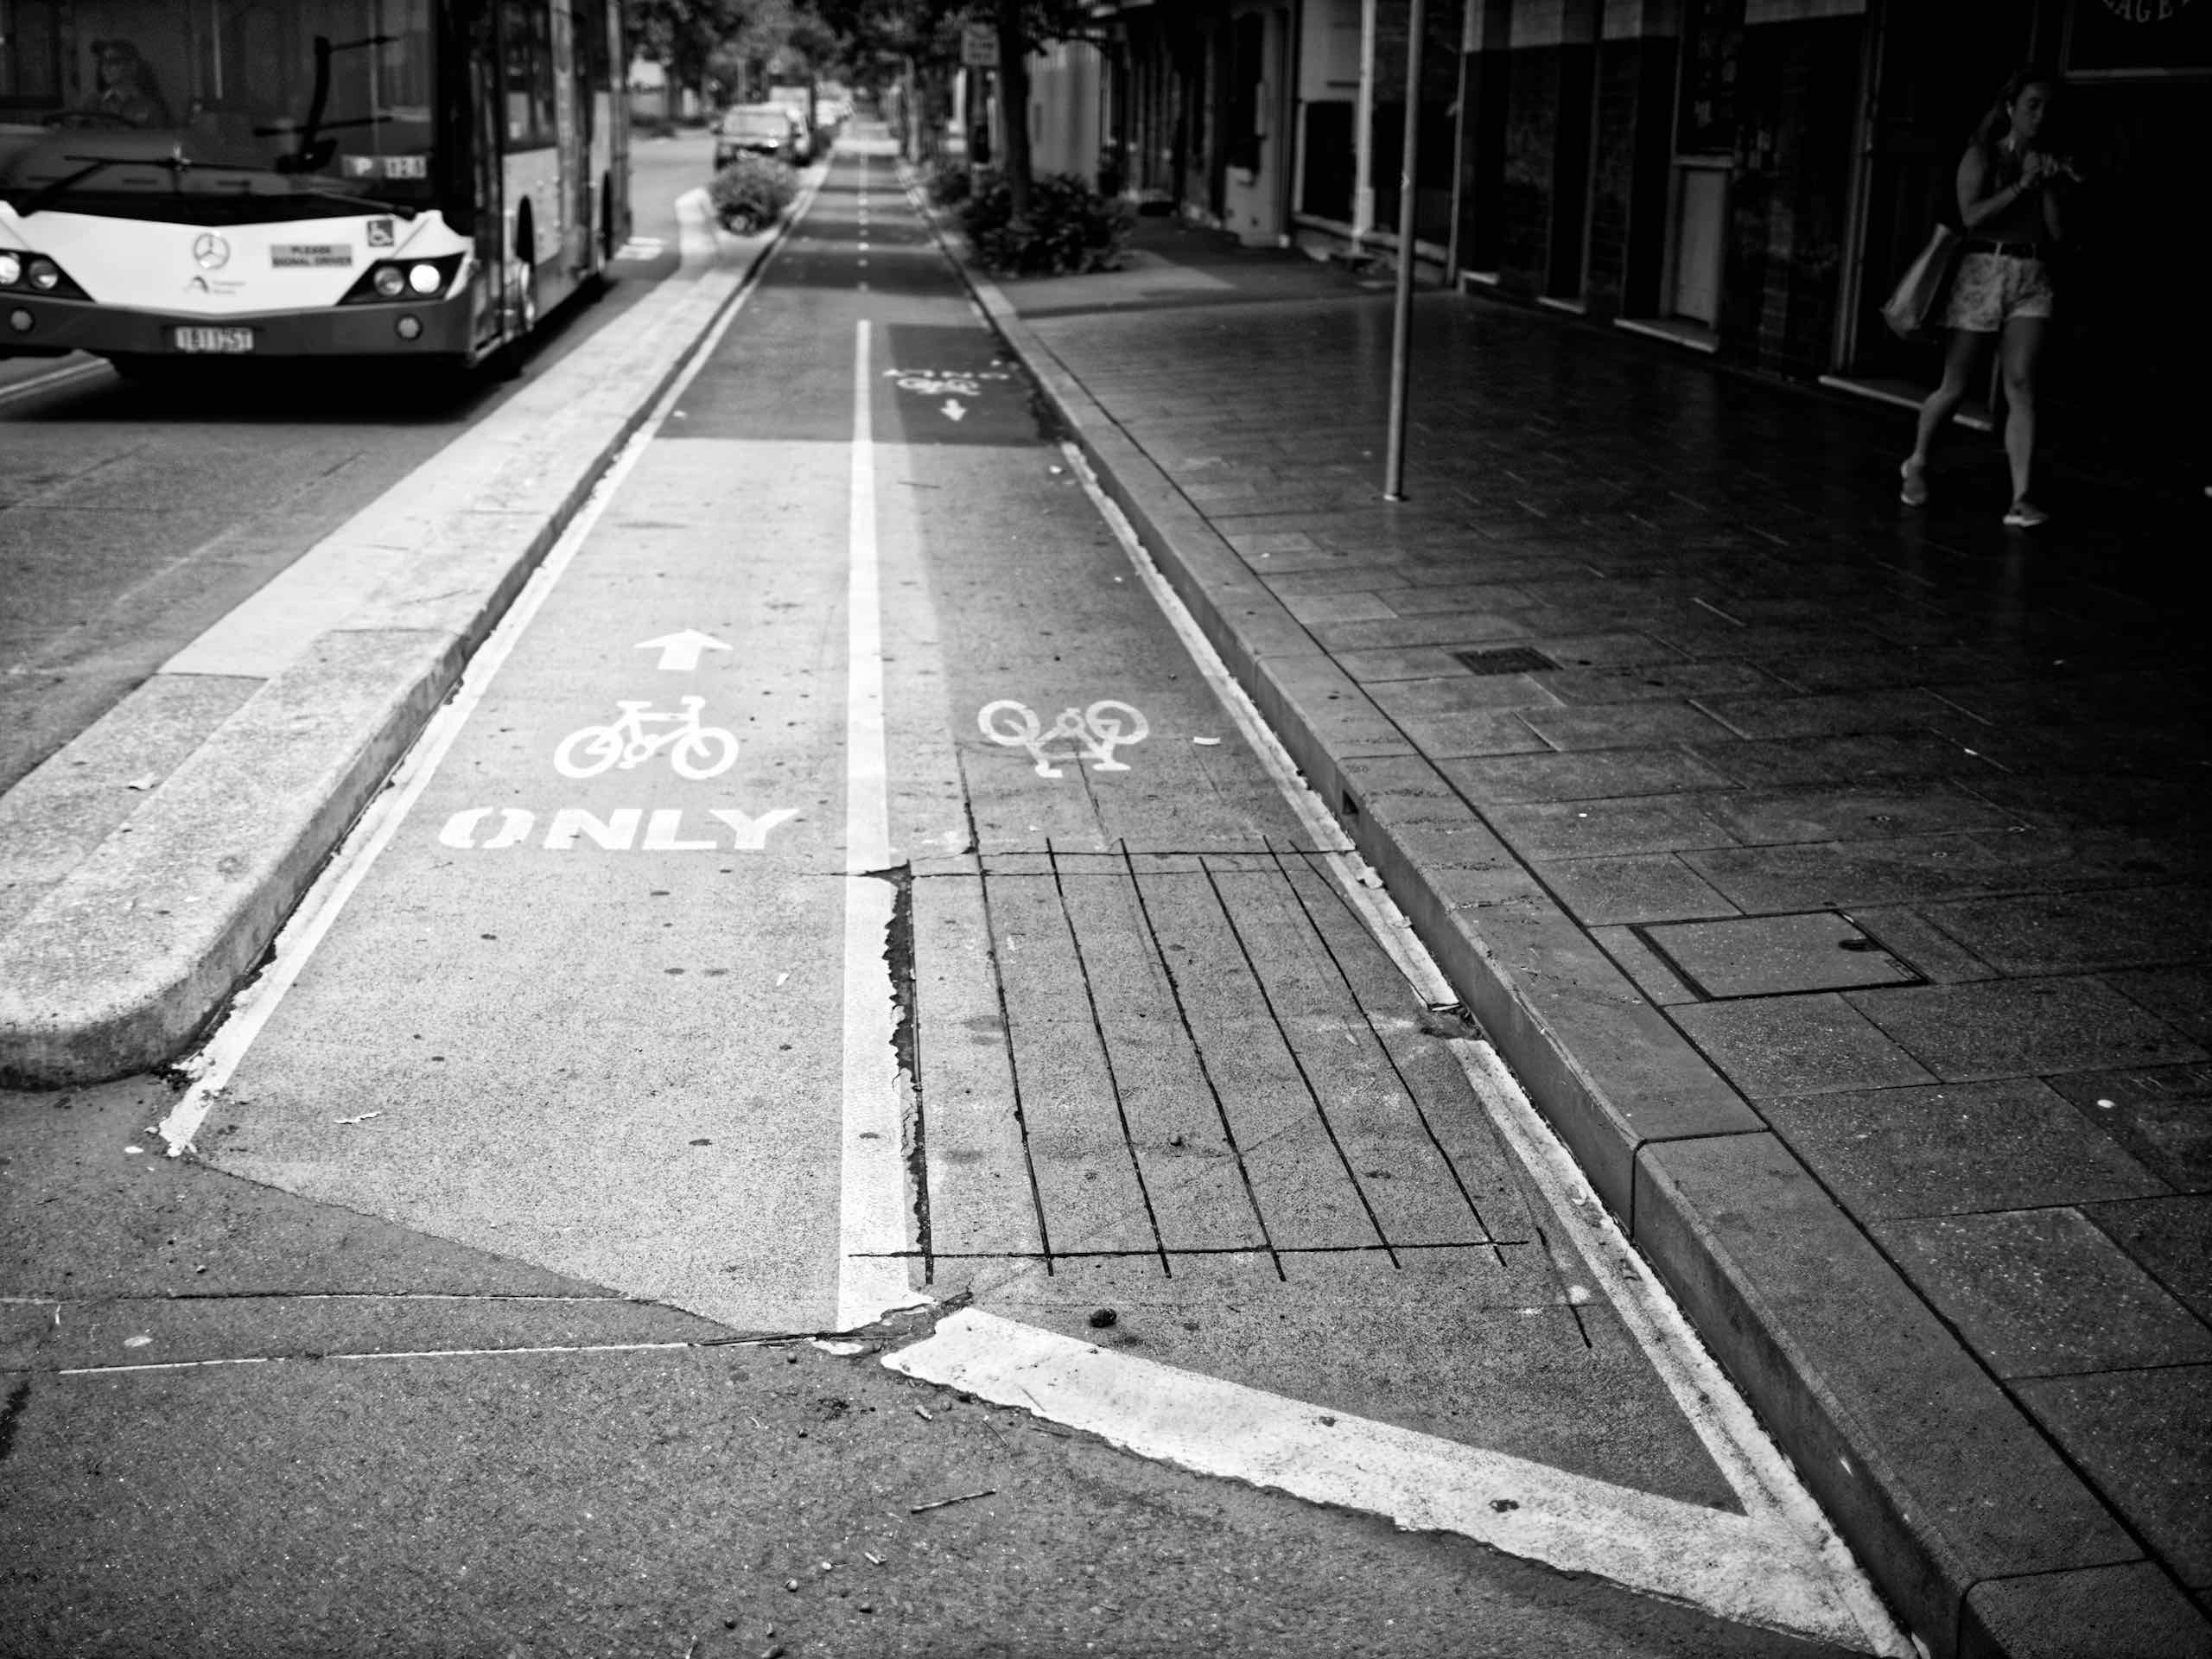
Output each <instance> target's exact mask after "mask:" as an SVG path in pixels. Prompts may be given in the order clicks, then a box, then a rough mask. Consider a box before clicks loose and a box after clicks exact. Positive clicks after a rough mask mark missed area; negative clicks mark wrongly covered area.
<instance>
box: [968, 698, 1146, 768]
mask: <svg viewBox="0 0 2212 1659" xmlns="http://www.w3.org/2000/svg"><path fill="white" fill-rule="evenodd" d="M976 725H977V726H979V727H981V728H982V733H983V735H984V736H985V737H988V738H989V739H990V740H991V741H992V742H994V743H1002V744H1004V745H1005V746H1006V747H1007V748H1010V749H1027V750H1028V751H1029V753H1030V755H1031V757H1032V758H1033V760H1035V761H1036V762H1037V775H1038V776H1039V778H1058V777H1059V776H1060V769H1059V768H1058V766H1054V765H1053V764H1052V760H1053V758H1054V757H1052V756H1051V755H1048V754H1046V752H1045V751H1046V749H1047V748H1048V747H1051V746H1052V744H1055V743H1059V742H1063V741H1065V742H1071V743H1074V744H1075V745H1076V746H1077V749H1078V750H1079V752H1080V753H1079V754H1077V755H1069V754H1065V753H1064V754H1062V755H1061V756H1060V757H1058V758H1060V759H1062V760H1073V759H1079V758H1081V757H1082V756H1088V757H1090V769H1091V770H1092V771H1093V772H1127V771H1128V766H1127V764H1126V763H1124V762H1122V761H1120V760H1116V759H1115V758H1114V751H1115V750H1116V749H1118V748H1120V747H1122V746H1123V745H1124V744H1128V743H1141V742H1143V741H1144V740H1145V737H1146V735H1147V734H1149V733H1150V732H1151V730H1152V722H1151V721H1148V720H1147V719H1146V718H1145V717H1144V715H1142V714H1141V713H1139V712H1138V711H1137V710H1136V709H1132V708H1130V707H1129V705H1128V703H1126V702H1115V701H1114V700H1113V699H1112V698H1110V697H1109V698H1106V699H1104V700H1103V701H1102V702H1094V703H1092V704H1091V705H1090V708H1088V709H1061V710H1060V716H1059V718H1058V720H1055V721H1053V722H1052V726H1051V728H1050V729H1047V728H1046V726H1045V723H1044V722H1043V721H1040V720H1039V719H1038V718H1037V712H1036V710H1035V709H1031V708H1030V707H1029V706H1028V705H1027V704H1026V703H1020V702H1014V699H1013V698H1011V697H1001V698H1000V699H999V700H998V701H997V702H992V703H986V704H985V705H984V706H983V709H982V713H981V714H979V715H976Z"/></svg>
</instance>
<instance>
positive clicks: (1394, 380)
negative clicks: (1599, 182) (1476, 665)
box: [1383, 0, 1428, 501]
mask: <svg viewBox="0 0 2212 1659" xmlns="http://www.w3.org/2000/svg"><path fill="white" fill-rule="evenodd" d="M1427 10H1428V6H1427V0H1412V14H1413V15H1412V17H1411V19H1410V22H1409V24H1408V30H1407V35H1406V142H1405V144H1404V146H1403V147H1402V152H1401V154H1400V156H1399V161H1398V296H1397V304H1396V306H1395V315H1394V317H1393V318H1392V320H1391V327H1390V442H1389V448H1388V450H1387V451H1386V452H1385V454H1384V458H1383V499H1384V500H1385V501H1402V500H1404V499H1406V370H1407V356H1408V346H1409V345H1410V344H1411V342H1410V340H1409V339H1408V336H1409V335H1411V334H1412V333H1413V323H1414V178H1415V177H1416V176H1418V175H1419V173H1420V170H1421V46H1422V44H1423V37H1424V36H1425V35H1427V32H1428V18H1427Z"/></svg>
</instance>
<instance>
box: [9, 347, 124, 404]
mask: <svg viewBox="0 0 2212 1659" xmlns="http://www.w3.org/2000/svg"><path fill="white" fill-rule="evenodd" d="M108 372H110V371H109V368H108V364H107V359H105V358H96V359H93V360H92V362H90V363H72V364H70V365H68V366H67V367H66V368H60V369H51V370H48V372H46V373H44V374H38V375H33V376H32V377H31V378H29V379H28V380H19V381H17V382H16V384H15V385H12V386H0V408H4V407H5V406H6V405H8V404H13V403H17V402H20V401H21V400H22V399H24V398H26V397H37V396H38V395H39V394H40V393H41V392H42V391H58V390H60V388H61V387H63V386H69V385H76V383H77V382H79V380H90V379H92V378H95V377H97V376H99V375H103V374H106V373H108Z"/></svg>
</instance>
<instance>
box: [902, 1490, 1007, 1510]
mask: <svg viewBox="0 0 2212 1659" xmlns="http://www.w3.org/2000/svg"><path fill="white" fill-rule="evenodd" d="M998 1490H999V1489H998V1488H997V1487H995V1486H987V1487H985V1488H984V1489H983V1490H982V1491H980V1492H963V1493H961V1494H960V1496H959V1497H940V1498H937V1499H934V1500H932V1501H931V1502H930V1503H916V1504H912V1505H911V1506H909V1508H908V1509H907V1510H906V1513H907V1514H909V1515H919V1514H921V1513H922V1511H923V1510H944V1509H950V1507H951V1506H952V1505H953V1504H955V1503H974V1502H975V1501H976V1499H977V1498H979V1497H996V1496H997V1495H998Z"/></svg>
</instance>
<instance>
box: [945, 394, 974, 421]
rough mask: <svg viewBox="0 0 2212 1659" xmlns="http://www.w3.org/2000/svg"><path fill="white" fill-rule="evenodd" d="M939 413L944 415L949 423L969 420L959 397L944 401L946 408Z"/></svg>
mask: <svg viewBox="0 0 2212 1659" xmlns="http://www.w3.org/2000/svg"><path fill="white" fill-rule="evenodd" d="M938 413H940V414H942V415H943V416H944V418H945V419H946V420H948V421H964V420H966V419H967V418H968V411H967V410H965V409H963V407H961V404H960V400H959V399H958V398H957V397H948V398H946V399H945V400H944V408H943V409H942V410H939V411H938Z"/></svg>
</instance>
